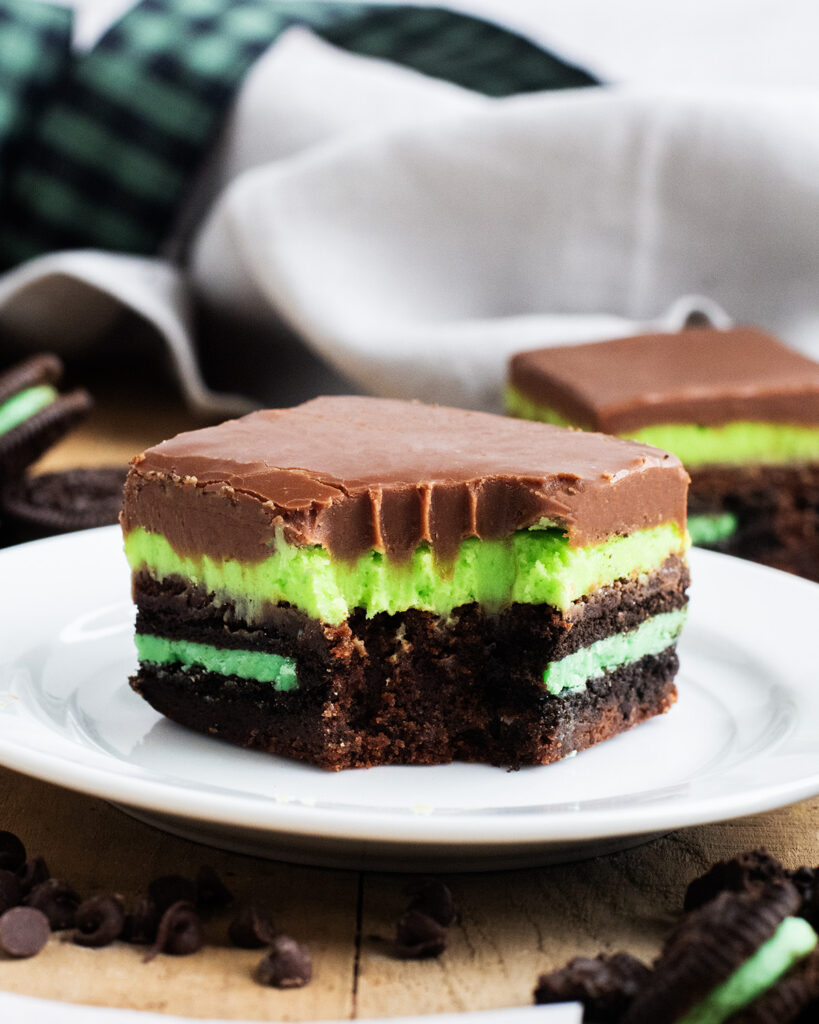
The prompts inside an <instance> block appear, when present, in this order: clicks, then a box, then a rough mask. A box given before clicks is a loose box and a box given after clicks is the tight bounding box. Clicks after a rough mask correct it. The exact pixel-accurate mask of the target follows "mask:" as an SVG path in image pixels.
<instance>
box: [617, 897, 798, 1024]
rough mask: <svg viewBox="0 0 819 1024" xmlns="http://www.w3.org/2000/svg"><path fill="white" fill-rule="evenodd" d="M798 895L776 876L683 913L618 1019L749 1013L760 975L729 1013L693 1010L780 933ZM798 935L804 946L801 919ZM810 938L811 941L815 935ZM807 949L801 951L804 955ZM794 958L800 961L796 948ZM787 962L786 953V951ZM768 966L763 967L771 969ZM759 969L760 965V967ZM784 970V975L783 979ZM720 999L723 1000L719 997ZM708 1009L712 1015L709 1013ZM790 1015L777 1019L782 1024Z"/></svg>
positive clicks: (658, 1022) (639, 1022) (670, 1022)
mask: <svg viewBox="0 0 819 1024" xmlns="http://www.w3.org/2000/svg"><path fill="white" fill-rule="evenodd" d="M800 906H801V898H800V895H799V892H798V890H797V889H796V887H795V886H794V885H793V884H792V883H791V882H789V881H786V880H777V881H773V882H769V883H767V884H759V885H757V886H755V887H754V888H753V889H752V890H750V891H741V892H729V891H726V892H722V893H720V894H719V895H718V896H716V897H715V898H714V899H712V900H710V901H709V902H707V903H705V904H704V905H703V906H701V907H700V908H698V909H697V910H694V911H692V912H690V913H689V914H687V915H686V916H685V917H684V918H683V919H682V921H681V923H680V924H679V926H678V927H677V928H676V930H675V931H674V932H673V933H672V934H671V936H670V937H669V938H668V940H667V942H666V943H665V946H664V947H663V951H662V953H661V955H660V957H659V958H658V960H657V961H656V962H655V964H654V970H653V972H652V974H651V978H650V980H649V981H648V983H647V984H646V985H645V987H643V988H642V989H641V991H640V992H639V993H638V994H637V996H636V997H635V998H634V1000H633V1002H632V1003H631V1005H630V1006H629V1008H628V1010H627V1011H626V1012H625V1014H624V1015H623V1017H622V1018H621V1024H675V1022H679V1021H686V1022H691V1024H693V1022H694V1021H698V1020H703V1021H705V1020H716V1021H722V1020H731V1021H732V1024H733V1022H734V1021H735V1020H736V1019H737V1014H738V1013H739V1012H740V1010H741V1011H742V1012H743V1013H748V1012H750V1009H751V1007H752V1005H753V1003H754V1002H756V998H757V997H755V996H754V995H753V992H754V991H755V987H754V986H756V987H761V986H763V985H764V978H762V977H760V978H755V979H752V980H751V983H750V988H749V991H750V992H751V995H750V997H749V998H748V999H747V1000H746V1001H747V1003H748V1006H743V1005H742V1003H741V1002H740V1004H739V1005H738V1006H736V1007H733V1008H732V1009H731V1012H730V1013H727V1012H726V1013H724V1014H723V1015H721V1016H720V1015H719V1014H717V1013H714V1012H712V1011H710V1010H709V1011H708V1012H707V1013H706V1012H705V1011H704V1015H703V1014H700V1013H698V1012H692V1011H695V1008H697V1007H699V1006H700V1004H703V1003H704V1002H705V1001H706V1000H708V999H709V998H713V997H714V996H715V994H716V992H717V990H719V989H720V988H721V986H723V985H724V984H725V983H726V982H728V981H729V979H732V978H733V977H734V976H735V975H736V973H737V972H738V971H739V970H740V969H741V968H742V967H743V966H744V965H745V964H747V963H748V962H749V961H750V960H751V958H752V957H753V956H754V954H755V953H757V951H758V950H759V949H760V948H761V947H762V946H763V945H765V944H766V943H768V942H769V940H772V939H774V936H780V935H781V932H780V926H782V925H783V922H785V920H786V919H791V923H793V921H794V920H796V919H794V918H793V915H795V914H796V913H798V911H799V909H800ZM796 928H797V931H798V932H799V933H800V934H799V936H798V939H799V941H800V942H802V943H803V944H804V942H805V937H804V936H803V935H802V934H801V933H802V931H806V932H807V933H808V935H810V932H811V929H810V926H809V925H808V924H807V923H806V922H804V921H801V920H800V921H798V923H797V925H796ZM812 941H813V943H814V944H815V941H816V936H815V934H813V936H812ZM809 952H810V949H805V951H804V953H802V954H801V955H802V956H806V955H807V954H808V953H809ZM793 959H798V952H797V951H794V953H793ZM783 962H784V963H786V964H788V963H789V962H790V961H789V960H788V954H785V955H784V960H783ZM770 969H771V968H770V966H769V965H768V966H766V967H765V970H766V971H770ZM760 970H762V968H760ZM787 977H788V974H785V978H787ZM779 983H780V979H779V976H778V975H776V973H775V972H774V974H773V975H772V976H771V980H770V984H769V985H768V986H767V988H768V992H767V993H764V994H766V995H769V994H770V992H772V991H773V989H774V988H775V987H776V986H777V985H778V984H779ZM718 1001H720V1002H723V1001H722V1000H718ZM709 1013H710V1016H709ZM787 1020H789V1018H787V1017H784V1018H779V1019H778V1024H785V1022H786V1021H787Z"/></svg>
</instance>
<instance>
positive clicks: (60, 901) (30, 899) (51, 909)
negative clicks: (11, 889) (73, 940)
mask: <svg viewBox="0 0 819 1024" xmlns="http://www.w3.org/2000/svg"><path fill="white" fill-rule="evenodd" d="M25 903H26V906H27V907H34V908H35V909H36V910H42V912H43V913H44V914H45V916H46V917H47V918H48V922H49V924H50V925H51V930H52V931H53V932H59V931H62V930H63V929H64V928H73V927H74V915H75V914H76V912H77V907H78V906H79V905H80V896H79V893H77V892H76V891H75V890H74V889H72V887H71V886H70V885H69V884H68V883H67V882H61V881H60V880H59V879H58V878H49V879H48V880H47V881H45V882H40V884H39V885H35V886H34V888H33V889H32V890H31V892H30V893H29V894H28V896H26V899H25Z"/></svg>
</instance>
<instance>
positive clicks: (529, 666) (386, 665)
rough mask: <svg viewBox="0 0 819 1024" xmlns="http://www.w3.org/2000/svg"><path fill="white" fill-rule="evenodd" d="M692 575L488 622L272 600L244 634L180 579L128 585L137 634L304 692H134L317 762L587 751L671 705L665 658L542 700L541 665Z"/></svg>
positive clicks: (174, 687) (533, 756)
mask: <svg viewBox="0 0 819 1024" xmlns="http://www.w3.org/2000/svg"><path fill="white" fill-rule="evenodd" d="M687 585H688V571H687V568H686V566H685V564H684V563H683V562H681V561H680V560H679V559H678V558H669V559H668V561H667V562H666V563H665V565H664V566H663V567H662V568H661V569H660V570H658V571H657V572H655V573H653V574H652V575H651V576H649V577H648V578H647V579H646V578H640V579H639V580H634V581H625V580H624V581H619V582H618V583H616V584H614V585H613V586H610V587H606V588H603V589H601V590H599V591H598V592H597V593H595V594H594V595H591V596H589V597H588V598H584V599H581V600H579V601H577V602H575V604H574V605H573V606H572V607H571V608H570V609H569V610H568V611H567V613H566V614H565V615H564V614H561V613H560V612H559V611H558V610H557V609H555V608H552V607H550V606H548V605H526V604H516V605H512V606H511V607H510V608H508V609H505V610H504V611H502V612H500V613H499V614H496V615H490V614H487V613H485V612H484V611H483V610H482V609H481V608H480V607H479V606H478V605H476V604H472V605H465V606H463V607H461V608H457V609H455V610H454V611H453V612H452V613H451V614H450V615H449V616H447V617H446V618H442V617H441V616H438V615H435V614H433V613H431V612H422V611H418V610H415V609H411V610H409V611H407V612H404V613H402V614H397V615H387V614H383V613H382V614H379V615H374V616H372V617H371V618H367V617H366V616H365V614H364V613H363V612H362V611H356V612H354V613H353V615H352V616H351V617H350V619H349V620H348V621H346V622H344V623H342V624H340V625H337V626H330V625H326V624H322V623H320V622H318V621H317V620H315V619H311V618H310V617H308V616H307V615H306V614H305V613H304V612H301V611H299V610H297V609H295V608H291V607H288V606H281V605H272V604H271V605H269V606H267V607H266V608H265V609H264V610H263V613H262V621H261V622H260V623H258V624H254V625H253V626H249V625H248V624H247V623H246V622H244V621H242V620H241V618H240V617H239V615H238V613H237V611H236V609H235V608H234V607H232V606H230V605H227V606H225V605H221V606H217V605H216V604H215V603H214V600H213V595H212V594H209V593H207V592H205V591H203V590H201V589H198V588H196V587H194V586H191V585H190V584H188V583H186V581H184V580H183V579H181V578H176V579H174V578H172V579H169V580H164V581H162V582H161V583H160V582H157V581H156V580H153V579H152V578H151V577H150V576H149V575H147V574H146V573H138V574H137V575H136V577H135V578H134V597H135V600H136V602H137V606H138V614H137V632H138V633H145V634H152V635H156V636H163V637H166V638H168V639H171V640H175V639H179V640H188V641H194V642H199V643H205V644H209V645H212V646H215V647H218V648H232V649H244V650H259V651H266V652H271V653H276V654H281V655H283V656H286V657H291V658H293V659H294V660H295V661H296V665H297V673H298V681H299V689H298V691H291V692H288V693H278V692H277V691H276V690H275V689H274V688H273V686H272V684H269V683H265V684H258V683H254V682H252V681H248V680H240V679H237V678H231V677H223V676H221V675H218V674H213V673H207V672H204V671H198V672H197V671H191V672H184V671H181V670H176V669H174V668H172V667H171V666H168V667H167V668H161V667H158V666H152V665H150V664H145V665H143V666H142V668H141V670H140V673H139V675H138V676H136V677H135V679H134V681H133V685H134V688H135V689H136V690H137V691H138V692H139V693H141V694H142V695H143V696H144V697H145V698H146V699H147V700H148V701H149V702H150V703H151V704H152V705H153V706H154V707H155V708H156V709H157V710H159V711H161V712H162V713H163V714H166V715H167V716H168V717H169V718H173V719H174V720H176V721H178V722H182V723H183V724H186V725H190V726H191V727H192V728H195V729H199V730H200V731H206V732H211V733H218V734H219V735H222V736H224V737H225V738H227V739H230V740H231V741H232V742H234V743H240V744H242V745H245V746H256V747H260V748H262V749H265V750H269V751H271V752H273V753H281V754H287V755H289V756H292V757H298V758H302V759H304V760H309V761H313V762H315V763H317V764H321V765H323V766H324V767H327V768H346V767H353V766H364V765H372V764H400V763H410V762H411V763H420V764H437V763H441V762H446V761H451V760H455V759H457V760H476V761H491V762H493V763H495V764H506V765H524V764H540V763H547V762H549V761H554V760H557V759H558V758H561V757H564V756H565V755H566V754H568V753H569V752H570V751H572V750H576V749H583V748H585V747H588V746H590V745H591V744H592V743H596V742H598V741H599V740H601V739H605V738H607V737H608V736H612V735H615V734H616V733H618V732H621V731H622V730H623V729H626V728H629V727H630V726H632V725H635V724H636V723H637V722H639V721H642V720H643V719H645V718H648V717H650V716H651V715H655V714H659V713H661V712H662V711H665V710H667V709H668V707H669V706H670V705H671V704H672V703H673V701H674V699H675V690H674V686H673V678H674V675H675V672H676V667H677V660H676V656H675V655H674V653H673V650H669V651H667V652H665V653H664V654H662V655H660V656H659V658H647V659H644V661H643V662H639V663H638V664H637V665H634V666H630V667H624V668H623V669H621V670H619V671H618V672H615V673H612V675H611V676H610V677H604V678H603V679H600V680H596V681H594V682H593V683H592V684H591V685H590V687H589V690H588V692H587V693H586V694H581V695H565V696H563V695H561V696H557V697H555V696H551V695H549V694H548V693H546V692H545V691H544V688H543V671H544V669H545V668H546V666H547V665H548V664H550V663H551V662H553V661H556V660H558V659H560V658H563V657H566V656H567V655H569V654H572V653H573V652H575V651H577V650H578V649H579V648H581V647H585V646H588V645H589V644H592V643H594V642H595V641H596V640H600V639H602V638H603V637H607V636H611V635H612V634H615V633H620V632H622V631H624V630H628V629H633V628H635V627H636V626H638V625H639V624H640V623H641V622H643V621H644V620H645V619H647V618H649V617H650V616H654V615H659V614H661V613H664V612H670V611H674V610H676V609H679V608H682V607H683V606H684V605H685V604H686V601H687V596H686V592H685V591H686V587H687Z"/></svg>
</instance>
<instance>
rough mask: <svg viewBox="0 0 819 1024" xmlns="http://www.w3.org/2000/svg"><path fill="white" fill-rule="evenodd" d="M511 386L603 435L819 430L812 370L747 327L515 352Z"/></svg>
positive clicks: (818, 380)
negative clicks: (793, 426) (657, 429)
mask: <svg viewBox="0 0 819 1024" xmlns="http://www.w3.org/2000/svg"><path fill="white" fill-rule="evenodd" d="M510 382H511V383H512V385H513V386H514V387H515V388H517V390H518V391H520V393H521V394H522V395H524V396H525V397H526V398H528V399H529V400H530V401H532V402H536V403H538V404H539V405H545V406H548V407H549V408H551V409H553V410H554V411H555V412H558V413H560V414H561V415H563V416H564V417H566V418H567V419H569V420H571V421H572V422H573V423H577V424H578V425H579V426H583V427H586V428H588V429H591V430H603V431H606V432H608V433H624V432H627V431H631V430H637V429H639V428H640V427H648V426H652V425H653V424H657V423H700V424H703V425H712V426H713V425H718V424H722V423H730V422H732V421H736V420H762V421H767V422H772V423H801V424H815V425H819V364H817V363H814V362H813V361H812V360H811V359H808V358H807V357H806V356H803V355H800V354H799V353H798V352H794V351H793V350H792V349H789V348H787V347H786V346H785V345H783V344H782V342H780V341H777V340H776V339H775V338H773V337H771V336H770V335H768V334H765V333H764V332H763V331H759V330H756V329H755V328H750V327H737V328H732V329H731V330H716V329H712V328H703V327H697V328H691V329H689V330H685V331H681V332H679V333H678V334H646V335H640V336H638V337H634V338H620V339H617V340H615V341H605V342H596V343H593V344H589V345H572V346H567V347H565V348H548V349H538V350H535V351H532V352H520V353H518V354H517V355H516V356H514V357H513V358H512V361H511V365H510Z"/></svg>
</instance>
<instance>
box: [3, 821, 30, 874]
mask: <svg viewBox="0 0 819 1024" xmlns="http://www.w3.org/2000/svg"><path fill="white" fill-rule="evenodd" d="M25 859H26V848H25V846H23V843H22V840H21V839H18V837H17V836H16V835H15V834H14V833H13V832H6V831H3V830H0V868H2V869H3V870H4V871H16V870H17V869H18V868H19V867H20V866H21V865H22V864H23V863H24V862H25Z"/></svg>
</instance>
